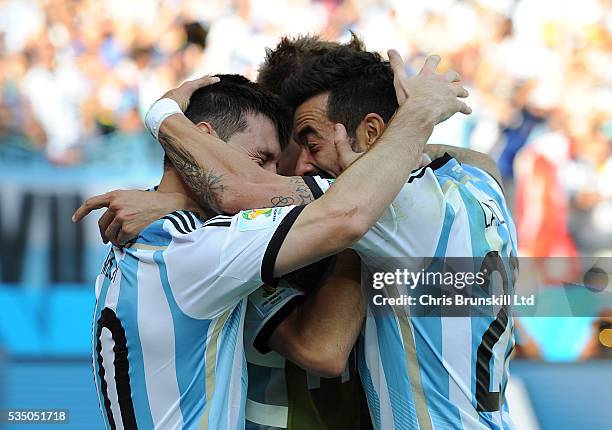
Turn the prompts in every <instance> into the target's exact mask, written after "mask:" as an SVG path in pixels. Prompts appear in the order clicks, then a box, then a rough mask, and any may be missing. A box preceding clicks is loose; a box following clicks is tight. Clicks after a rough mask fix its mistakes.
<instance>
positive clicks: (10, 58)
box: [0, 0, 612, 256]
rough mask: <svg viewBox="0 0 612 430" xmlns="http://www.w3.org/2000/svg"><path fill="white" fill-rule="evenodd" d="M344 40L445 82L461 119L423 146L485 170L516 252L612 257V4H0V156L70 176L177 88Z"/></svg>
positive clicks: (361, 0) (331, 0)
mask: <svg viewBox="0 0 612 430" xmlns="http://www.w3.org/2000/svg"><path fill="white" fill-rule="evenodd" d="M350 31H354V32H356V33H357V34H359V35H360V36H361V37H362V38H363V39H364V40H365V42H366V46H367V47H368V49H371V50H378V51H381V52H383V53H384V52H385V51H386V49H388V48H391V47H393V48H396V49H398V50H399V51H400V52H401V53H402V54H403V55H404V57H405V58H407V59H408V60H409V64H410V65H411V67H412V68H413V69H416V68H417V67H418V65H419V64H420V63H422V60H423V57H424V55H425V54H428V53H434V52H435V53H438V54H440V55H441V56H442V57H443V59H444V61H445V64H443V65H442V67H453V68H455V69H456V70H458V71H459V73H460V74H461V75H462V78H463V80H464V81H465V82H466V84H467V86H468V87H469V88H470V91H471V99H470V102H471V105H472V107H473V108H474V111H475V113H474V115H472V116H470V117H460V116H457V117H456V118H453V119H452V120H451V121H449V122H448V123H446V124H444V127H439V129H438V130H436V132H435V134H434V136H433V137H432V141H438V142H441V143H447V144H454V145H460V146H467V147H472V148H474V149H478V150H481V151H485V152H488V153H490V154H492V155H493V156H494V157H495V158H496V159H497V160H498V164H499V167H500V169H501V171H502V174H503V176H504V178H506V179H507V180H508V181H509V184H510V187H509V189H510V190H511V191H512V190H514V191H515V193H516V205H515V212H516V218H517V224H518V229H519V235H520V237H521V248H522V250H521V252H522V254H523V255H536V256H550V255H574V254H575V253H577V252H580V251H584V252H593V253H605V252H609V251H610V250H612V222H611V221H610V220H612V187H611V186H610V184H612V156H611V154H612V152H611V147H612V146H611V143H610V142H611V141H612V55H611V53H612V0H581V1H580V2H577V1H573V0H559V1H556V2H554V3H550V2H545V1H539V0H486V1H485V0H463V1H459V0H433V1H425V0H411V1H404V0H386V1H385V0H344V1H343V0H282V1H281V0H233V1H228V0H224V1H221V0H207V1H199V0H130V1H121V0H105V1H102V0H79V1H77V0H0V55H1V57H0V151H1V150H2V147H3V146H4V147H6V146H9V145H18V146H20V147H25V148H27V149H28V150H31V151H33V152H37V153H39V154H44V157H46V159H47V160H50V161H51V162H53V163H55V164H67V165H71V164H79V163H82V162H84V161H83V160H84V157H83V148H86V147H87V146H88V145H89V146H91V145H92V144H95V142H96V141H97V139H99V138H100V136H108V135H117V134H119V135H124V134H137V133H142V122H141V118H142V116H143V113H144V112H145V111H146V109H147V108H148V106H149V105H150V103H151V102H152V101H153V100H155V99H156V98H158V97H159V96H160V95H161V94H162V93H163V92H164V91H165V90H166V89H168V88H170V87H173V86H175V84H177V83H179V82H181V81H182V80H184V79H187V78H189V77H191V76H194V75H201V74H203V73H211V72H213V73H215V72H233V73H242V74H245V75H246V76H248V77H250V78H256V74H257V65H258V63H259V62H260V61H261V59H262V58H263V56H264V53H265V48H266V47H273V46H275V44H276V43H277V41H278V38H279V37H280V36H281V35H285V34H299V33H318V34H321V35H322V36H323V37H325V38H329V39H339V40H346V39H348V38H349V35H350ZM92 142H93V143H92ZM534 202H537V204H534Z"/></svg>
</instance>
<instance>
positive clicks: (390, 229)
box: [352, 168, 447, 263]
mask: <svg viewBox="0 0 612 430" xmlns="http://www.w3.org/2000/svg"><path fill="white" fill-rule="evenodd" d="M446 208H447V205H446V196H445V194H444V192H443V191H442V189H441V186H440V183H439V182H438V180H437V179H436V177H435V174H434V172H433V170H432V169H430V168H423V169H421V170H418V171H416V172H415V173H413V174H412V175H411V176H410V178H409V179H408V181H407V182H406V184H404V186H403V187H402V189H401V190H400V192H399V194H398V195H397V196H396V198H395V199H394V200H393V202H392V203H391V205H390V206H389V207H388V208H387V209H386V210H385V211H384V213H383V214H382V216H381V217H380V218H379V219H378V221H377V222H376V224H374V225H373V226H372V227H371V228H370V229H369V230H368V232H367V233H366V234H365V235H364V236H363V237H362V238H361V239H360V240H359V241H358V242H357V243H356V244H355V245H353V246H352V248H353V249H354V250H355V251H357V253H358V254H359V255H360V256H361V258H362V260H364V261H366V262H367V261H372V260H374V259H380V258H398V257H431V256H433V255H434V254H435V250H436V245H437V243H438V239H439V237H440V235H441V233H442V230H443V228H444V219H445V216H446V215H447V214H446ZM378 262H379V263H380V261H378Z"/></svg>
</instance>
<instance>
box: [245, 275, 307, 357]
mask: <svg viewBox="0 0 612 430" xmlns="http://www.w3.org/2000/svg"><path fill="white" fill-rule="evenodd" d="M304 298H305V296H304V292H302V291H301V290H299V289H297V288H294V287H293V286H292V285H291V284H290V283H289V282H287V281H286V280H284V279H281V280H280V282H279V283H278V286H277V287H271V286H269V285H262V286H261V287H259V288H258V289H256V290H255V291H254V292H252V293H251V294H250V295H249V298H248V304H247V311H246V320H245V321H246V322H245V338H246V341H247V342H248V343H250V344H251V345H252V346H253V347H254V348H255V349H256V350H257V351H258V352H259V353H261V354H266V353H268V352H270V348H269V347H268V340H269V339H270V336H271V335H272V333H273V332H274V330H275V329H276V327H278V325H279V324H280V323H281V322H283V320H284V319H285V318H287V316H288V315H289V314H290V313H291V312H292V311H293V310H294V309H295V308H296V307H297V306H299V305H300V304H301V303H302V302H303V301H304Z"/></svg>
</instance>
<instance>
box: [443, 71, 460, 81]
mask: <svg viewBox="0 0 612 430" xmlns="http://www.w3.org/2000/svg"><path fill="white" fill-rule="evenodd" d="M444 76H446V80H447V81H448V82H451V83H453V82H459V81H460V80H461V76H460V75H459V73H457V72H456V71H454V70H449V71H448V72H446V73H445V74H444Z"/></svg>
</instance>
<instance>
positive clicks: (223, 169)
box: [159, 51, 471, 213]
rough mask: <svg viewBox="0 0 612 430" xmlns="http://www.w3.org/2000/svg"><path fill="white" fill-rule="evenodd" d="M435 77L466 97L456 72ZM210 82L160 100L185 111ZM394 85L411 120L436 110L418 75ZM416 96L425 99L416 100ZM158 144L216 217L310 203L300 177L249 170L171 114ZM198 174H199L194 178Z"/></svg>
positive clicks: (250, 166) (216, 142)
mask: <svg viewBox="0 0 612 430" xmlns="http://www.w3.org/2000/svg"><path fill="white" fill-rule="evenodd" d="M390 52H392V53H391V54H390V61H391V64H392V66H393V64H394V63H395V68H397V65H398V64H399V63H401V64H402V65H403V62H402V60H401V57H400V56H399V54H397V53H396V52H395V51H390ZM435 58H439V57H435ZM436 61H439V60H436ZM398 62H399V63H398ZM437 76H440V77H441V78H444V79H445V81H446V82H447V83H449V84H450V85H449V88H448V90H449V91H451V90H452V91H453V92H454V93H453V94H454V96H455V97H466V96H467V95H468V94H467V91H466V90H465V89H464V88H463V87H462V86H461V85H459V83H458V81H459V75H458V74H457V73H456V72H454V71H451V72H448V73H446V74H445V75H437ZM210 79H211V78H206V77H205V78H201V79H198V80H195V81H188V82H186V83H184V84H183V85H181V86H180V87H178V88H176V89H174V90H171V91H169V92H168V93H166V95H165V96H164V97H168V98H172V99H174V100H176V101H177V103H178V104H179V106H180V107H181V109H182V110H183V111H184V107H185V106H187V104H188V101H189V97H190V95H191V94H192V93H193V91H195V90H196V89H197V88H199V87H201V86H203V85H208V84H210V83H213V82H211V81H210ZM395 84H396V93H397V95H398V101H399V102H400V104H401V103H404V102H406V101H408V99H409V101H408V103H409V104H410V105H412V106H414V107H415V109H413V110H412V112H413V115H415V118H418V117H419V115H423V116H424V117H426V116H427V111H428V109H429V110H435V109H436V108H437V106H436V105H437V100H436V99H435V98H434V97H432V94H433V93H427V92H426V91H423V92H421V91H420V88H419V85H420V84H422V76H415V77H412V78H408V77H407V76H406V75H405V74H404V75H403V76H402V77H401V78H400V77H398V78H397V79H396V80H395ZM420 96H423V97H425V98H424V99H422V100H421V99H419V97H420ZM455 104H456V106H458V107H459V109H458V111H462V112H463V113H469V112H471V110H470V109H469V107H467V105H465V104H464V103H463V102H460V101H458V100H456V99H455ZM418 107H420V108H421V109H423V112H419V111H418V110H417V109H416V108H418ZM453 113H454V112H453ZM445 115H449V114H448V113H445ZM447 118H448V116H445V117H439V118H436V120H437V121H438V122H441V121H444V120H446V119H447ZM204 139H206V140H204ZM159 140H160V143H161V144H162V146H163V147H164V150H165V151H166V153H167V154H168V156H169V158H170V159H171V160H172V162H173V163H174V164H175V167H177V168H178V170H179V172H181V175H182V177H183V180H185V182H186V183H187V185H188V186H189V187H190V188H191V189H192V191H193V192H194V193H195V194H196V196H197V198H198V203H199V204H201V205H203V207H210V208H211V209H212V210H213V211H215V212H225V213H235V212H238V211H239V210H241V209H249V208H259V207H270V206H285V205H291V204H298V205H301V204H306V203H309V202H311V201H312V200H313V196H312V194H311V192H310V190H309V189H308V187H307V186H306V184H305V183H304V181H303V180H302V178H300V177H283V176H279V175H276V174H273V173H270V172H268V171H265V170H264V169H261V168H260V167H259V166H256V165H253V164H252V162H251V161H250V160H249V159H248V157H246V156H245V155H243V154H239V153H238V152H237V151H236V150H234V149H232V148H230V147H228V146H227V145H225V144H224V143H223V141H221V140H219V139H216V138H214V137H213V136H210V135H207V134H206V133H204V132H202V131H201V130H199V129H198V128H197V127H196V126H195V125H194V124H193V123H191V121H189V120H188V119H187V118H186V117H185V116H183V115H180V114H176V115H171V116H169V117H168V118H166V119H165V121H163V122H162V123H161V125H160V128H159ZM203 143H204V144H203ZM198 171H202V173H201V174H198V173H197V172H198Z"/></svg>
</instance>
